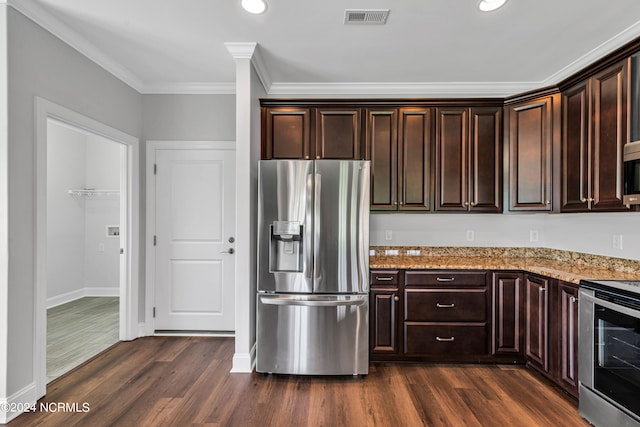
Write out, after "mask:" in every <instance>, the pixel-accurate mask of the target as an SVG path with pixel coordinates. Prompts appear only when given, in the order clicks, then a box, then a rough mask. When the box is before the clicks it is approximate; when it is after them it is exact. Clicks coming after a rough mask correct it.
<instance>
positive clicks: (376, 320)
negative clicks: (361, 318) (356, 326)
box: [370, 287, 399, 354]
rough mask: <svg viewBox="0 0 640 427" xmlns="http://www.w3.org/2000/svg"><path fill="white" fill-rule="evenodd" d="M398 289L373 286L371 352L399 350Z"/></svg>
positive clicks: (381, 352)
mask: <svg viewBox="0 0 640 427" xmlns="http://www.w3.org/2000/svg"><path fill="white" fill-rule="evenodd" d="M398 304H399V296H398V289H389V288H374V287H372V288H371V340H370V341H371V352H372V353H379V354H395V353H397V351H398V337H397V332H398V323H397V319H398V314H397V308H398Z"/></svg>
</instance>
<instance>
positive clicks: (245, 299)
mask: <svg viewBox="0 0 640 427" xmlns="http://www.w3.org/2000/svg"><path fill="white" fill-rule="evenodd" d="M225 46H226V48H227V50H228V51H229V53H230V54H231V56H232V57H233V58H234V60H235V63H236V255H235V257H236V258H235V260H236V265H235V273H236V274H235V277H236V294H235V301H236V307H235V317H236V321H235V354H234V356H233V367H232V369H231V372H237V373H240V372H251V371H253V367H254V365H255V341H256V340H255V336H256V326H255V312H256V309H255V306H256V241H257V239H256V223H257V163H258V159H259V158H260V126H259V124H260V109H259V103H258V102H257V96H259V95H260V94H264V93H265V92H264V84H265V77H264V76H265V73H263V72H261V70H264V67H262V66H261V65H260V64H262V61H261V59H260V55H259V53H258V50H257V48H258V44H257V43H225Z"/></svg>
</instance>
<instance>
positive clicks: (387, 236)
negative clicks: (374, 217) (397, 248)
mask: <svg viewBox="0 0 640 427" xmlns="http://www.w3.org/2000/svg"><path fill="white" fill-rule="evenodd" d="M391 239H393V233H392V232H391V230H385V231H384V240H391Z"/></svg>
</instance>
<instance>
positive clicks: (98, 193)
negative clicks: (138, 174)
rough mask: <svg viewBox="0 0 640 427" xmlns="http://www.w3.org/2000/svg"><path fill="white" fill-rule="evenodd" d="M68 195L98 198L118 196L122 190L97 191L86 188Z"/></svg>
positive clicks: (71, 191) (70, 191)
mask: <svg viewBox="0 0 640 427" xmlns="http://www.w3.org/2000/svg"><path fill="white" fill-rule="evenodd" d="M67 193H68V194H69V195H71V196H82V197H97V196H118V195H120V190H97V189H91V188H84V189H82V190H69V191H67Z"/></svg>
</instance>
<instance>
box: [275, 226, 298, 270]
mask: <svg viewBox="0 0 640 427" xmlns="http://www.w3.org/2000/svg"><path fill="white" fill-rule="evenodd" d="M270 228H271V244H270V247H269V264H270V265H269V267H270V268H269V271H270V272H272V273H275V272H279V271H283V272H284V271H286V272H295V271H302V245H301V244H300V243H301V241H302V229H303V227H302V224H300V223H299V222H297V221H274V222H273V223H272V224H271V227H270Z"/></svg>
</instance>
